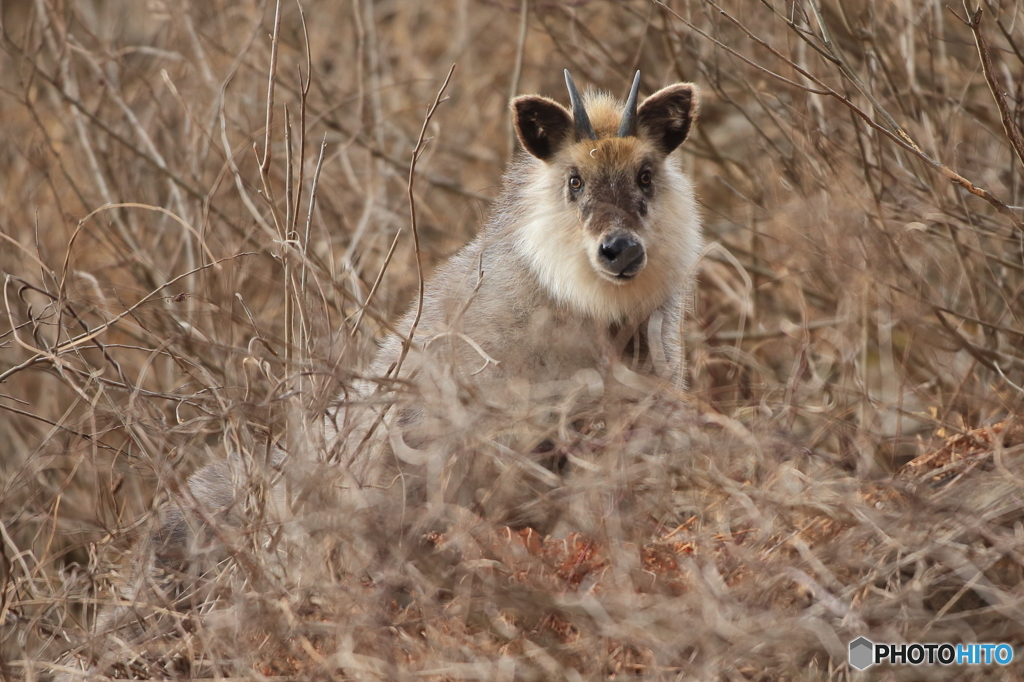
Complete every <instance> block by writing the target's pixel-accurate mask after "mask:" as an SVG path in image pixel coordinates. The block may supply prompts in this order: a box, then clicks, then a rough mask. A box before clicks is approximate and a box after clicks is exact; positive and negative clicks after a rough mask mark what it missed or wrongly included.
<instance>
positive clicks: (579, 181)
mask: <svg viewBox="0 0 1024 682" xmlns="http://www.w3.org/2000/svg"><path fill="white" fill-rule="evenodd" d="M569 187H571V188H572V189H574V190H577V191H578V190H581V189H583V178H581V177H580V176H578V175H570V176H569Z"/></svg>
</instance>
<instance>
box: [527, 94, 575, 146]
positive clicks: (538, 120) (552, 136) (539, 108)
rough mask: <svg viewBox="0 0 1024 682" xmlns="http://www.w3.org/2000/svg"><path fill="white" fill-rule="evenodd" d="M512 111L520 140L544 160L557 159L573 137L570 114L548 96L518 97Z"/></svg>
mask: <svg viewBox="0 0 1024 682" xmlns="http://www.w3.org/2000/svg"><path fill="white" fill-rule="evenodd" d="M512 112H513V121H514V122H515V126H516V135H518V136H519V141H520V142H522V143H523V147H525V148H526V151H528V152H530V153H531V154H533V155H534V156H536V157H537V158H538V159H541V160H542V161H547V160H548V159H549V158H551V157H552V156H554V155H555V153H556V152H557V151H558V150H559V149H561V147H562V145H564V144H565V143H566V142H568V141H569V139H570V138H571V136H572V133H573V122H572V116H570V115H569V111H568V110H567V109H566V108H565V107H563V106H562V105H561V104H559V103H558V102H555V101H553V100H550V99H548V98H547V97H539V96H537V95H525V96H523V97H516V98H515V99H514V100H512Z"/></svg>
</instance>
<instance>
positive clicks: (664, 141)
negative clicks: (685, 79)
mask: <svg viewBox="0 0 1024 682" xmlns="http://www.w3.org/2000/svg"><path fill="white" fill-rule="evenodd" d="M697 96H698V95H697V86H696V85H694V84H693V83H676V84H675V85H670V86H668V87H667V88H662V89H661V90H658V91H657V92H656V93H654V94H653V95H651V96H650V97H648V98H647V99H645V100H644V103H643V104H641V105H640V108H639V109H637V112H636V115H637V121H638V122H639V124H640V127H641V128H643V130H644V132H645V133H646V134H647V136H648V137H650V138H651V139H652V140H653V141H654V143H655V144H657V145H658V147H659V148H661V150H662V151H663V152H665V153H666V154H671V153H672V151H673V150H675V148H676V147H678V146H679V145H681V144H682V143H683V140H685V139H686V136H687V135H688V134H689V133H690V127H691V126H692V125H693V122H694V121H695V120H696V119H697Z"/></svg>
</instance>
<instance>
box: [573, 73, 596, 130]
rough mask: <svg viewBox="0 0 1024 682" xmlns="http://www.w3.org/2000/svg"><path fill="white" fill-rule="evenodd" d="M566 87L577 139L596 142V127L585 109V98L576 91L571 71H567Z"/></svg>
mask: <svg viewBox="0 0 1024 682" xmlns="http://www.w3.org/2000/svg"><path fill="white" fill-rule="evenodd" d="M565 86H566V87H567V88H569V104H571V105H572V120H573V121H574V122H575V123H576V137H577V138H578V139H580V140H583V139H591V140H596V139H597V133H595V132H594V126H592V125H591V124H590V117H589V116H587V110H586V109H584V108H583V98H581V97H580V93H579V91H578V90H576V84H575V83H573V82H572V76H570V75H569V69H566V70H565Z"/></svg>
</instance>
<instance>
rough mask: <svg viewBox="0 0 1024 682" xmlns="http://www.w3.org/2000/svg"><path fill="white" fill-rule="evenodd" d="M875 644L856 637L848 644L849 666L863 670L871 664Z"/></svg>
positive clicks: (866, 639)
mask: <svg viewBox="0 0 1024 682" xmlns="http://www.w3.org/2000/svg"><path fill="white" fill-rule="evenodd" d="M874 653H875V644H874V642H872V641H871V640H870V639H868V638H867V637H858V638H857V639H855V640H853V641H852V642H850V665H852V666H853V667H854V668H856V669H857V670H864V668H867V667H868V666H869V665H871V664H872V663H873V660H872V659H873V658H874Z"/></svg>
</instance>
